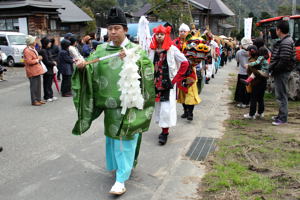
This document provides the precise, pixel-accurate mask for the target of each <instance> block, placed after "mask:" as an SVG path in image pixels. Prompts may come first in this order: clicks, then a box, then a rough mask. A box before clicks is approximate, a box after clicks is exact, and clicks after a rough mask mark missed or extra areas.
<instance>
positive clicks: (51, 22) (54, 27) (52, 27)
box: [50, 19, 57, 30]
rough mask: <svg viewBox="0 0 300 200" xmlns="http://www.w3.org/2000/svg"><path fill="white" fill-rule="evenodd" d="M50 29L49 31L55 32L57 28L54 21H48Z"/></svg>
mask: <svg viewBox="0 0 300 200" xmlns="http://www.w3.org/2000/svg"><path fill="white" fill-rule="evenodd" d="M50 29H51V30H56V29H57V27H56V20H54V19H51V20H50Z"/></svg>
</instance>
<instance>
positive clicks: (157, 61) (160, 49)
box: [149, 25, 189, 145]
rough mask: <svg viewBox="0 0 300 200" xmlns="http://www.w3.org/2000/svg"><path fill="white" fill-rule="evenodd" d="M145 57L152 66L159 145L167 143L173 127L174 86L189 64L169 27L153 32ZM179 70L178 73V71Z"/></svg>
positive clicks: (179, 80) (174, 116)
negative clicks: (159, 131)
mask: <svg viewBox="0 0 300 200" xmlns="http://www.w3.org/2000/svg"><path fill="white" fill-rule="evenodd" d="M153 32H154V36H153V38H152V42H151V44H150V52H149V57H150V59H151V60H152V61H153V64H154V84H155V92H156V98H155V121H156V123H158V125H159V127H161V128H162V133H161V134H160V135H159V144H161V145H164V144H166V142H167V139H168V135H169V128H170V127H172V126H175V125H176V121H177V114H176V83H179V84H180V82H181V80H182V78H183V77H184V76H185V72H186V71H187V69H188V66H189V63H188V61H187V59H186V58H185V56H184V55H183V54H182V53H181V52H180V51H179V50H178V48H177V47H175V46H174V45H173V42H172V40H171V38H170V32H171V27H163V26H161V25H160V26H158V27H156V28H154V29H153ZM179 69H180V70H179Z"/></svg>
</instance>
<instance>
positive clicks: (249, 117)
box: [244, 113, 255, 119]
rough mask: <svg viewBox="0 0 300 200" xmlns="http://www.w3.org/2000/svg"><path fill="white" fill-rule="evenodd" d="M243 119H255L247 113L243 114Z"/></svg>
mask: <svg viewBox="0 0 300 200" xmlns="http://www.w3.org/2000/svg"><path fill="white" fill-rule="evenodd" d="M244 118H245V119H255V116H250V115H249V113H247V114H244Z"/></svg>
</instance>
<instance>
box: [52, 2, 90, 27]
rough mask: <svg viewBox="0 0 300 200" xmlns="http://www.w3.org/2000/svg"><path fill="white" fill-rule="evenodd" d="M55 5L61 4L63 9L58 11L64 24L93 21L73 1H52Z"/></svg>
mask: <svg viewBox="0 0 300 200" xmlns="http://www.w3.org/2000/svg"><path fill="white" fill-rule="evenodd" d="M52 1H53V3H55V4H59V5H61V6H62V7H63V9H58V12H59V13H60V14H59V18H60V20H61V21H62V22H86V21H93V19H92V18H91V17H90V16H89V15H88V14H86V13H85V12H84V11H83V10H81V9H80V8H79V7H77V6H76V5H75V4H74V3H73V2H72V1H71V0H52Z"/></svg>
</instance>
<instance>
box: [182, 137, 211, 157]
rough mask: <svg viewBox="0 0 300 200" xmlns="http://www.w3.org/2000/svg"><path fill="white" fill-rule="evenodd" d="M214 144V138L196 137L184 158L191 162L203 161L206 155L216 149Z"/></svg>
mask: <svg viewBox="0 0 300 200" xmlns="http://www.w3.org/2000/svg"><path fill="white" fill-rule="evenodd" d="M215 142H216V139H215V138H209V137H196V138H195V140H194V141H193V143H192V145H191V147H190V149H189V151H188V152H187V153H186V156H188V157H190V158H191V160H197V161H204V160H205V159H206V157H207V156H208V154H209V153H210V152H213V151H214V150H215V149H216V144H215Z"/></svg>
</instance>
